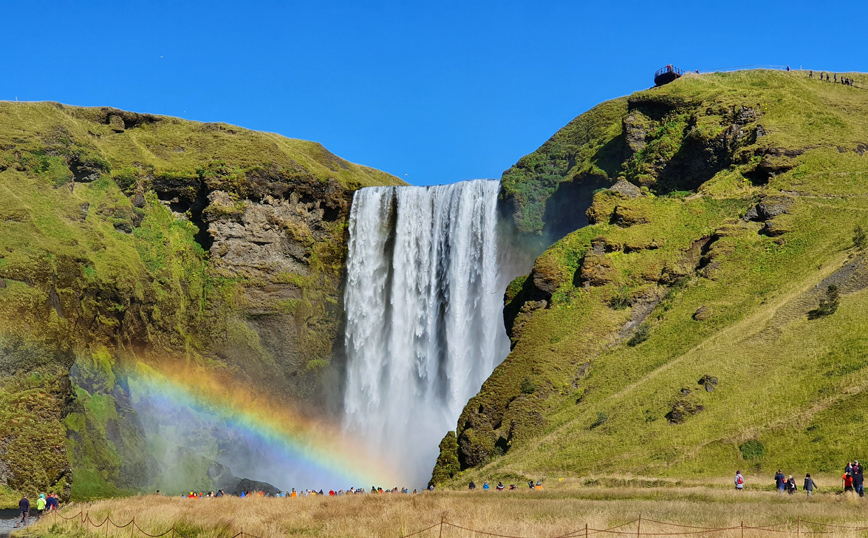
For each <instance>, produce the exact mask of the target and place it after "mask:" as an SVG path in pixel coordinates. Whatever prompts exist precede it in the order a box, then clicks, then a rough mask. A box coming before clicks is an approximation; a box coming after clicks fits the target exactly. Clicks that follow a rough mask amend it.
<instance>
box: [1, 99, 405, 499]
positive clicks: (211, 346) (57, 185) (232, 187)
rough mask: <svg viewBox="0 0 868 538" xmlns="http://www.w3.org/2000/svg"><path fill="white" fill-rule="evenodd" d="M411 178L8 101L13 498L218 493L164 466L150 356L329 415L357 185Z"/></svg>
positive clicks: (5, 388) (8, 414)
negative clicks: (142, 378) (140, 407)
mask: <svg viewBox="0 0 868 538" xmlns="http://www.w3.org/2000/svg"><path fill="white" fill-rule="evenodd" d="M398 184H403V182H402V181H401V180H399V179H397V178H395V177H393V176H390V175H388V174H386V173H383V172H380V171H378V170H374V169H371V168H367V167H364V166H359V165H356V164H353V163H350V162H347V161H345V160H343V159H341V158H339V157H337V156H335V155H333V154H332V153H330V152H329V151H328V150H326V149H325V148H323V147H322V145H320V144H318V143H315V142H307V141H302V140H292V139H288V138H285V137H282V136H279V135H276V134H271V133H261V132H255V131H250V130H247V129H243V128H240V127H235V126H231V125H227V124H222V123H199V122H193V121H185V120H181V119H177V118H170V117H164V116H156V115H151V114H139V113H134V112H127V111H122V110H117V109H113V108H107V107H102V108H81V107H72V106H66V105H61V104H58V103H11V102H3V103H0V229H2V233H0V506H3V505H5V504H8V505H13V506H14V503H15V502H16V501H17V496H16V495H17V494H16V493H14V492H15V491H19V492H21V491H26V492H28V493H31V494H32V493H35V492H37V491H48V490H49V489H54V490H57V491H61V492H64V494H65V495H72V496H73V497H74V498H78V499H82V498H92V497H99V496H107V495H117V494H124V493H131V492H136V491H141V490H142V489H143V488H145V487H150V484H151V483H152V482H151V481H152V480H153V479H154V478H155V477H156V476H163V477H164V478H165V479H166V480H168V481H169V483H172V482H173V481H176V482H177V483H178V485H179V487H182V488H183V487H190V486H189V484H194V485H198V486H197V487H203V488H206V489H208V487H209V486H210V487H213V482H211V483H209V482H208V480H209V478H213V477H214V476H215V475H216V474H219V473H221V472H222V469H221V468H217V467H214V466H213V461H210V460H208V459H207V458H202V457H200V456H199V455H192V454H187V453H178V454H174V455H171V457H170V458H169V459H170V460H172V462H173V463H174V465H175V467H171V466H170V467H166V465H165V462H160V461H157V460H156V459H155V457H154V455H153V454H155V453H157V452H158V451H159V449H160V448H161V447H159V446H156V447H155V446H148V443H149V442H153V441H154V437H153V436H152V437H151V438H146V436H145V433H144V428H145V426H146V425H147V424H146V423H143V418H147V417H140V416H139V415H137V413H136V412H135V411H134V410H133V408H132V406H131V402H130V390H129V386H128V379H127V374H128V372H129V370H130V368H132V367H134V366H135V365H136V364H139V363H147V364H151V365H156V366H166V367H173V366H178V365H181V366H184V367H189V368H194V369H195V368H201V369H203V371H207V372H209V373H210V374H212V375H214V376H216V377H218V378H220V377H221V376H222V377H223V378H225V379H227V380H241V381H244V382H246V383H249V384H250V385H251V386H257V387H259V390H260V391H261V393H262V394H266V395H268V394H272V393H274V394H276V395H277V396H275V399H276V401H279V402H281V403H283V404H285V403H286V402H291V403H292V405H293V406H302V408H303V409H304V406H306V407H307V408H311V409H313V410H321V409H323V408H325V407H326V406H327V405H329V402H328V394H327V392H326V391H325V390H324V389H323V383H324V382H323V380H324V379H327V378H328V377H329V376H330V375H334V374H333V372H334V371H335V368H336V365H335V364H334V363H333V361H334V360H337V361H340V352H339V349H338V348H339V347H340V346H337V347H336V346H335V345H334V343H335V340H336V338H338V333H339V325H340V323H341V310H342V309H341V303H342V290H341V286H342V282H341V278H342V271H343V267H344V257H345V255H346V247H345V234H346V220H347V218H348V213H349V207H350V200H351V197H352V193H353V191H354V190H355V189H357V188H359V187H362V186H367V185H398ZM208 435H209V434H208V433H207V432H202V439H205V440H208V439H209V437H208ZM158 441H159V439H158ZM221 450H225V449H221ZM218 467H219V466H218ZM203 480H204V482H203ZM4 495H5V496H4Z"/></svg>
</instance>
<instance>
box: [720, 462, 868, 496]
mask: <svg viewBox="0 0 868 538" xmlns="http://www.w3.org/2000/svg"><path fill="white" fill-rule="evenodd" d="M841 480H842V483H843V486H844V490H843V493H847V492H852V493H855V494H857V495H859V496H860V497H864V496H865V486H864V479H863V476H862V464H861V463H859V460H854V461H848V462H847V466H846V467H844V476H842V477H841ZM734 482H735V489H736V490H738V491H743V490H744V476H743V475H742V474H741V471H736V472H735V481H734ZM802 489H803V490H804V491H805V493H806V494H807V495H808V497H810V496H811V495H812V494H813V493H814V490H818V489H820V488H819V486H817V483H816V482H815V481H814V479H813V478H811V473H807V474H806V475H805V480H804V482H803V483H802ZM775 490H776V491H777V492H778V493H781V494H783V493H784V492H786V493H788V494H790V495H793V494H795V493H796V491H798V490H799V486H798V485H797V484H796V479H795V478H793V475H789V476H787V475H785V474H784V472H783V470H781V469H778V472H777V473H775Z"/></svg>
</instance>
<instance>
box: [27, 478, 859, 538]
mask: <svg viewBox="0 0 868 538" xmlns="http://www.w3.org/2000/svg"><path fill="white" fill-rule="evenodd" d="M866 507H868V499H859V498H858V497H855V496H852V495H849V494H848V495H846V496H844V495H836V494H835V493H834V492H826V493H819V494H815V496H814V497H813V498H807V497H806V496H805V494H804V492H801V491H800V492H798V493H797V494H796V495H794V496H789V495H778V494H776V493H774V492H771V491H744V492H741V493H738V492H736V491H733V490H729V489H723V488H713V487H712V488H709V487H656V488H637V487H624V488H615V489H611V488H583V489H576V488H574V487H569V486H565V487H561V488H553V489H547V490H543V491H524V490H519V491H516V492H511V493H510V492H501V493H498V492H495V491H490V492H482V491H478V490H477V491H476V492H464V491H459V492H456V491H443V492H435V493H423V494H418V495H401V494H389V495H386V494H384V495H356V496H344V497H332V498H329V497H312V498H297V499H281V498H247V499H240V498H234V497H224V498H220V499H201V500H192V499H182V498H179V497H173V498H169V497H158V496H145V497H135V498H127V499H113V500H105V501H97V502H93V503H88V504H73V505H70V506H67V507H65V508H64V509H63V511H62V512H61V515H63V516H66V517H70V516H74V515H75V514H77V513H79V511H84V512H85V513H87V514H88V515H89V517H90V519H91V520H93V521H94V522H96V523H97V524H99V523H102V522H103V521H104V520H105V518H106V517H107V516H110V517H111V520H112V521H113V522H114V523H116V524H119V525H123V524H126V523H128V522H129V521H130V520H132V519H133V518H134V517H135V522H136V524H137V525H138V527H140V528H141V529H142V530H144V531H146V532H147V533H149V534H152V535H156V534H160V533H163V532H166V531H170V529H172V527H173V526H174V528H175V536H176V537H178V536H183V537H188V538H192V537H194V536H196V537H205V538H231V537H233V536H235V535H237V534H238V533H239V532H241V531H243V532H244V534H245V535H249V536H256V537H260V538H277V537H283V536H319V537H341V536H348V537H349V536H352V537H357V536H383V537H396V538H397V537H401V536H407V535H411V534H413V533H416V532H417V531H421V530H423V529H425V528H426V527H429V526H433V527H432V528H431V529H429V530H427V531H425V532H421V533H419V534H417V536H422V537H438V538H442V537H449V538H452V537H468V538H469V537H474V536H485V535H486V534H492V535H500V536H509V537H548V538H555V537H566V536H576V537H579V536H585V524H587V525H588V527H589V529H590V530H589V531H588V535H594V534H600V535H602V536H625V535H626V536H637V535H638V534H637V531H641V536H651V535H657V536H660V535H664V534H665V535H668V534H670V533H672V534H671V535H673V536H676V535H680V536H690V535H702V536H731V537H737V536H742V532H743V535H744V536H797V535H810V534H813V533H823V536H868V530H860V531H853V530H847V529H843V528H839V527H835V526H836V525H837V526H846V527H865V528H866V529H868V512H866ZM640 516H641V518H642V519H641V521H642V522H641V526H638V525H637V522H636V520H638V519H639V518H640ZM441 518H442V520H443V521H445V522H446V525H444V526H443V528H442V533H441V528H440V525H439V523H440V521H441ZM659 522H665V523H667V524H666V525H664V524H661V523H659ZM742 523H743V524H744V526H745V529H744V530H743V531H742V529H741V525H742ZM620 525H623V526H621V527H618V528H615V529H613V527H617V526H620ZM676 525H686V526H692V527H693V528H688V527H679V526H676ZM827 525H828V526H827ZM461 527H464V528H461ZM699 527H707V528H730V529H729V530H725V531H711V530H709V529H703V528H699ZM756 527H762V528H756ZM88 529H89V531H85V530H84V526H83V525H82V524H81V523H80V521H79V520H78V519H72V520H70V521H67V522H64V521H63V520H62V519H61V518H55V517H52V516H48V517H46V518H45V519H44V520H43V521H41V522H39V523H37V524H35V525H32V526H31V527H29V528H28V529H27V530H25V531H20V532H18V533H16V534H13V537H16V538H18V537H25V536H26V537H34V538H35V537H45V538H49V537H73V536H74V537H81V538H84V537H86V536H97V535H98V536H103V537H106V538H109V537H112V536H114V537H117V538H126V537H133V538H136V537H142V536H144V534H143V533H142V532H141V531H140V530H138V529H132V528H131V527H125V528H122V529H117V528H114V527H112V526H111V525H108V526H107V527H106V526H102V527H99V528H94V527H93V525H90V524H88ZM467 529H473V530H474V531H475V532H474V531H470V530H467ZM594 529H599V530H603V529H611V530H610V532H607V533H600V532H596V533H595V532H594ZM827 533H828V534H827ZM167 536H172V533H171V532H169V534H168V535H167Z"/></svg>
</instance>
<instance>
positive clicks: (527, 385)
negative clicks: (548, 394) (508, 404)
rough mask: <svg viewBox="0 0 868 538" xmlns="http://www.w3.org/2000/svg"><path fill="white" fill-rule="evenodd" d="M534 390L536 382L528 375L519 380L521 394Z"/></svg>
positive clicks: (530, 392)
mask: <svg viewBox="0 0 868 538" xmlns="http://www.w3.org/2000/svg"><path fill="white" fill-rule="evenodd" d="M534 392H536V384H535V383H534V382H533V380H532V379H531V378H530V377H525V378H524V379H522V381H521V393H522V394H533V393H534Z"/></svg>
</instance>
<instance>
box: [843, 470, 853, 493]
mask: <svg viewBox="0 0 868 538" xmlns="http://www.w3.org/2000/svg"><path fill="white" fill-rule="evenodd" d="M841 478H843V479H844V493H847V492H848V491H853V475H852V474H850V473H844V476H842V477H841Z"/></svg>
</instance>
